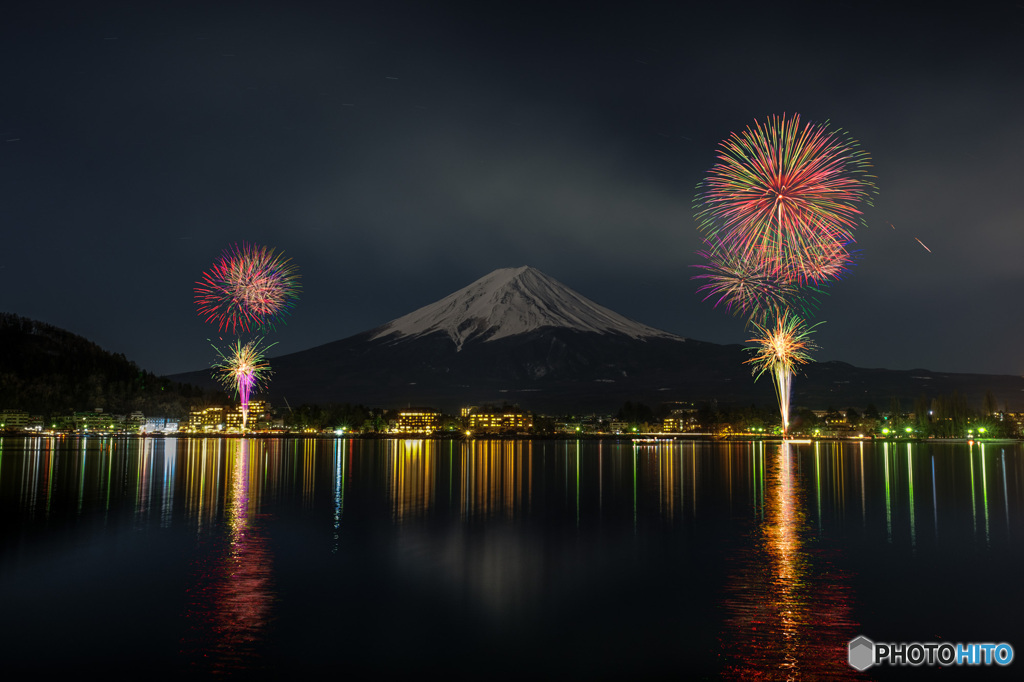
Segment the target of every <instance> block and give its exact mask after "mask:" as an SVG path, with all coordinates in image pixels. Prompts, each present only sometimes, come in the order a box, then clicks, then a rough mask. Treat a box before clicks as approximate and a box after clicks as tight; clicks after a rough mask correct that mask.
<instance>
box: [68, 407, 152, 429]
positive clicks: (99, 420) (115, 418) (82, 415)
mask: <svg viewBox="0 0 1024 682" xmlns="http://www.w3.org/2000/svg"><path fill="white" fill-rule="evenodd" d="M145 423H146V416H145V415H144V414H143V413H142V412H139V411H135V412H132V413H131V414H128V415H124V414H113V413H111V412H104V411H103V409H102V408H99V407H97V408H96V409H95V410H91V411H86V412H73V413H70V414H66V415H63V416H61V417H57V419H56V420H55V422H54V426H55V427H56V428H60V429H61V430H65V431H77V432H78V433H138V432H139V430H140V429H141V428H142V426H143V425H144V424H145Z"/></svg>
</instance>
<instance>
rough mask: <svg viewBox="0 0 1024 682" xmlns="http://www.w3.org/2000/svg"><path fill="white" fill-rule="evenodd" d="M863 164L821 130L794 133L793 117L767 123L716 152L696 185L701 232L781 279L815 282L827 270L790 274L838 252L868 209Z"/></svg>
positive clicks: (853, 149)
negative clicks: (798, 263) (799, 265)
mask: <svg viewBox="0 0 1024 682" xmlns="http://www.w3.org/2000/svg"><path fill="white" fill-rule="evenodd" d="M869 163H870V159H869V157H868V155H867V153H866V152H864V151H861V150H860V149H859V148H858V144H857V143H856V142H855V141H853V140H852V139H850V138H849V137H847V136H846V135H845V134H844V133H843V132H842V131H840V130H835V131H832V130H829V128H828V124H827V123H826V124H822V125H817V124H813V123H809V124H806V125H804V126H802V127H801V124H800V116H799V115H798V114H795V115H793V116H792V117H791V118H786V117H785V116H781V117H780V116H771V117H769V118H768V121H767V122H766V123H765V124H764V125H762V124H761V123H759V122H756V121H755V123H754V125H753V127H748V128H747V129H746V130H745V131H744V132H743V133H740V134H736V133H733V134H732V135H731V136H730V137H729V138H728V139H727V140H725V141H723V142H722V143H721V145H720V146H719V151H718V162H717V163H716V164H715V165H714V166H713V167H712V168H711V170H710V171H709V173H708V175H707V177H706V178H705V179H704V181H703V182H701V183H700V185H698V195H697V199H696V204H697V209H698V210H697V214H696V217H697V220H698V222H699V224H700V229H701V231H702V232H703V233H704V234H705V235H706V237H707V238H708V239H709V240H711V241H714V242H718V243H721V244H722V245H723V247H724V248H726V249H727V250H728V251H729V252H730V253H732V254H734V255H735V256H736V257H739V258H742V259H744V260H748V261H756V262H758V263H760V264H761V266H762V267H764V268H765V269H766V270H768V271H772V272H774V273H776V274H778V275H779V276H782V277H797V278H805V279H807V280H809V281H811V282H821V281H824V280H827V279H832V278H833V273H832V272H830V271H829V270H828V269H824V270H822V269H813V268H812V269H809V270H803V271H801V270H797V271H794V270H793V269H792V264H793V262H794V261H807V260H808V259H810V258H812V257H813V256H814V254H820V253H829V254H834V253H839V252H845V251H846V247H847V246H848V245H849V244H851V243H853V230H854V229H855V228H856V226H857V225H858V224H859V223H860V222H861V211H860V209H859V208H858V205H859V204H860V203H862V202H866V203H868V204H870V203H871V196H872V194H873V193H874V184H873V183H872V177H873V176H871V175H869V174H868V173H867V169H868V167H869Z"/></svg>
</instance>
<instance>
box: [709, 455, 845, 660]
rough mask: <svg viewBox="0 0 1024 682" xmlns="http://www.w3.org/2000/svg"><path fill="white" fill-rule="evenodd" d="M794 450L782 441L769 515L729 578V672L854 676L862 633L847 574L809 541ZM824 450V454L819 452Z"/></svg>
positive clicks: (771, 476) (772, 473)
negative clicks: (855, 644) (852, 654)
mask: <svg viewBox="0 0 1024 682" xmlns="http://www.w3.org/2000/svg"><path fill="white" fill-rule="evenodd" d="M794 455H795V452H794V451H793V449H792V447H791V444H790V443H783V444H782V445H781V446H780V447H779V450H778V452H777V454H776V456H775V458H774V462H773V463H772V465H771V466H770V467H769V468H768V470H767V472H766V473H767V479H768V480H767V487H768V495H767V497H766V503H765V507H766V508H765V516H764V520H763V521H762V522H761V523H760V524H759V525H758V527H757V528H756V530H755V531H754V537H753V538H752V540H754V542H752V543H751V545H750V546H749V547H746V548H744V549H743V550H741V551H740V552H739V554H738V556H737V557H736V562H735V569H734V571H733V572H732V575H731V576H730V579H729V583H728V585H727V592H728V597H727V598H726V600H725V603H724V608H725V611H726V613H727V614H728V617H727V620H726V626H725V631H724V633H723V640H724V641H723V648H724V652H723V653H724V654H725V656H726V660H727V663H726V666H725V669H724V675H725V676H726V677H729V678H733V679H752V678H768V679H776V678H778V679H791V680H792V679H799V678H802V677H809V678H831V679H837V678H850V679H852V678H853V677H854V676H855V673H854V671H853V669H852V668H850V667H849V666H847V665H846V659H845V654H844V651H843V650H842V649H843V647H845V643H846V642H847V641H849V640H850V639H852V638H853V636H855V634H856V633H855V632H854V630H855V628H856V624H855V623H854V622H853V621H852V619H851V615H850V611H851V601H852V598H851V593H850V589H849V587H848V585H847V583H846V581H845V580H844V577H843V574H842V573H841V572H840V571H838V570H837V569H836V568H835V567H834V566H830V565H828V564H827V563H826V564H824V565H822V563H821V562H826V559H824V558H823V557H821V556H820V555H817V556H816V557H815V561H812V560H811V558H810V556H809V554H808V552H807V551H806V550H805V549H804V547H803V545H804V538H805V536H806V535H807V533H808V528H807V519H806V518H805V514H804V512H803V505H804V499H803V495H802V493H801V490H800V486H799V475H798V474H797V473H796V472H794V471H793V464H792V460H793V457H794ZM816 457H817V454H816Z"/></svg>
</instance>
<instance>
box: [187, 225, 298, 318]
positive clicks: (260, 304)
mask: <svg viewBox="0 0 1024 682" xmlns="http://www.w3.org/2000/svg"><path fill="white" fill-rule="evenodd" d="M298 280H299V274H298V268H297V267H296V266H295V265H294V264H292V262H291V259H287V258H284V257H283V254H278V253H276V252H275V251H274V249H271V248H268V247H266V246H256V245H253V244H247V243H244V242H243V243H242V244H241V246H239V245H238V244H234V245H232V246H230V247H228V248H227V249H225V250H224V251H223V252H222V253H221V256H220V258H219V259H218V260H217V261H216V262H215V263H214V264H213V267H212V268H210V270H209V271H207V272H204V273H203V277H202V279H201V280H200V281H199V282H196V286H195V301H196V306H197V308H198V311H199V315H200V317H203V318H204V319H205V320H206V321H207V322H211V323H216V324H217V329H218V330H220V331H230V332H232V333H235V332H237V331H243V332H248V331H250V329H254V330H265V329H273V328H274V325H275V324H277V323H279V322H283V318H284V317H285V316H286V315H288V314H289V313H290V312H291V310H292V308H294V307H295V304H296V302H297V301H298V296H299V290H300V289H301V286H300V285H299V281H298Z"/></svg>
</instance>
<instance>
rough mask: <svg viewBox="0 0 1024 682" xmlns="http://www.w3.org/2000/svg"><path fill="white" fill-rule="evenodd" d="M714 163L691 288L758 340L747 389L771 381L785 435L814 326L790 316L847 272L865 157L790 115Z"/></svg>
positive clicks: (867, 194)
mask: <svg viewBox="0 0 1024 682" xmlns="http://www.w3.org/2000/svg"><path fill="white" fill-rule="evenodd" d="M717 158H718V160H717V162H716V163H715V165H714V166H713V167H712V168H711V170H710V171H709V172H708V175H707V177H706V178H705V179H704V180H703V181H702V182H701V183H700V184H699V185H698V186H697V196H696V198H695V200H694V205H695V209H696V218H697V221H698V224H699V229H700V231H701V232H702V233H703V235H704V250H702V251H698V252H697V253H698V255H699V256H701V257H702V258H703V259H704V260H705V264H702V265H697V266H695V267H697V268H700V269H701V270H703V271H704V272H703V273H702V274H700V275H696V276H694V279H699V280H702V281H703V283H702V285H701V286H700V287H699V288H698V290H697V291H698V293H703V294H704V300H713V301H714V305H715V306H716V307H717V306H719V305H724V306H725V308H726V310H728V311H730V312H732V313H734V314H737V315H743V316H745V317H746V318H747V323H748V325H753V327H754V328H755V329H756V330H757V334H758V335H757V337H756V338H754V339H751V340H750V342H752V343H756V344H758V345H757V346H756V347H755V348H752V349H750V350H753V351H755V355H754V357H753V358H752V359H751V360H749V361H748V362H750V363H752V364H753V365H754V375H755V380H756V379H757V378H758V377H760V376H761V375H762V374H764V373H765V372H770V373H771V375H772V379H773V381H774V382H775V387H776V391H777V393H778V398H779V411H780V413H781V416H782V429H783V435H786V434H788V429H789V397H790V389H791V386H792V379H793V371H794V368H796V367H797V366H799V365H801V364H804V363H806V362H808V361H809V360H810V356H809V351H810V350H811V349H812V348H813V347H814V346H813V344H812V343H811V342H810V339H809V335H810V333H811V332H812V331H813V329H814V328H815V327H816V326H817V325H813V326H810V327H808V326H806V324H805V323H804V321H803V319H802V318H801V317H799V316H798V315H797V314H795V313H794V312H793V311H797V312H799V314H800V315H803V316H804V317H807V316H810V315H811V314H812V313H813V312H815V311H816V309H817V307H818V297H819V296H821V295H823V294H824V293H825V289H826V288H827V287H828V286H829V285H831V284H832V283H834V282H836V281H838V280H839V279H841V278H842V277H843V276H844V275H845V274H846V273H847V272H848V271H849V270H850V268H851V267H852V265H853V260H854V255H853V253H851V251H850V247H851V245H852V244H853V243H854V239H853V231H854V230H855V228H856V227H857V225H859V224H861V223H862V222H863V221H862V217H861V216H862V214H861V210H860V208H859V206H860V205H861V204H864V203H866V204H868V205H871V198H872V196H873V195H874V193H875V191H876V189H875V185H874V183H873V176H872V175H870V174H869V173H868V169H869V167H870V157H869V156H868V155H867V153H866V152H864V151H862V150H861V149H860V148H859V145H858V143H857V142H856V141H854V140H853V139H851V138H850V137H849V136H847V135H846V134H845V133H844V132H843V131H841V130H830V129H829V127H828V123H825V124H820V125H819V124H814V123H807V124H805V125H801V123H800V116H799V115H798V114H794V115H793V116H792V117H789V118H787V117H786V116H785V115H783V116H771V117H769V118H768V120H767V121H766V123H764V124H763V125H762V124H761V123H759V122H757V121H755V122H754V125H753V126H748V127H747V129H746V130H745V131H743V132H742V133H738V134H737V133H733V134H732V135H730V137H729V138H728V139H726V140H724V141H723V142H722V143H721V144H720V145H719V149H718V154H717ZM893 229H895V227H893ZM922 246H923V244H922Z"/></svg>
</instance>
